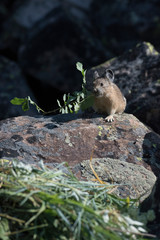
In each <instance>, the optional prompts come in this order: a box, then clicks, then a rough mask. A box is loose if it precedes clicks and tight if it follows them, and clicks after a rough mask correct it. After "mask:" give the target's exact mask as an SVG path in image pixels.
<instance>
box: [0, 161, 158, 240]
mask: <svg viewBox="0 0 160 240" xmlns="http://www.w3.org/2000/svg"><path fill="white" fill-rule="evenodd" d="M0 181H1V182H0V202H1V207H0V239H1V240H9V239H11V240H12V239H17V240H19V239H23V240H28V239H38V240H54V239H59V240H65V239H69V240H74V239H75V240H83V239H88V240H89V239H93V240H94V239H106V240H107V239H108V240H109V239H110V240H111V239H112V240H120V239H123V240H125V239H126V240H129V239H139V240H140V239H141V240H142V239H143V240H144V239H146V238H145V237H147V239H148V238H149V239H150V237H151V239H153V238H154V236H151V235H149V234H147V232H146V230H145V225H144V223H142V221H141V219H142V218H144V216H142V215H140V214H139V212H138V207H137V201H136V200H129V198H127V199H120V198H118V197H116V196H114V195H113V194H112V192H113V191H114V188H115V187H117V185H114V184H112V185H109V184H99V183H96V182H87V181H79V180H77V178H76V177H75V176H74V175H73V174H72V172H71V171H70V170H69V168H68V167H66V166H65V164H61V165H59V166H57V168H56V169H49V168H46V167H45V166H44V165H43V162H40V163H39V166H38V167H34V166H31V165H27V164H23V163H22V162H17V161H13V162H10V161H8V160H5V159H1V160H0ZM133 213H134V214H133Z"/></svg>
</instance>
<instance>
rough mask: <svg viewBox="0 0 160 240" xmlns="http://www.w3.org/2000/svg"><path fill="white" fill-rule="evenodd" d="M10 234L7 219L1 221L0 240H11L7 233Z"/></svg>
mask: <svg viewBox="0 0 160 240" xmlns="http://www.w3.org/2000/svg"><path fill="white" fill-rule="evenodd" d="M7 232H9V223H8V220H7V219H6V218H1V219H0V239H1V240H9V237H8V236H7V235H6V233H7Z"/></svg>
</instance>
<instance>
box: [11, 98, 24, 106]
mask: <svg viewBox="0 0 160 240" xmlns="http://www.w3.org/2000/svg"><path fill="white" fill-rule="evenodd" d="M25 101H26V99H25V98H17V97H15V98H13V99H12V100H11V101H10V102H11V103H12V104H13V105H22V104H23V103H24V102H25Z"/></svg>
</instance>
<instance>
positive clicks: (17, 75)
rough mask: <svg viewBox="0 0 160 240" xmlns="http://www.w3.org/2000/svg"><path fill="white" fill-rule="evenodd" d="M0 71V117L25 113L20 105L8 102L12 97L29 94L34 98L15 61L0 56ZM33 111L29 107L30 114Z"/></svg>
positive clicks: (34, 111)
mask: <svg viewBox="0 0 160 240" xmlns="http://www.w3.org/2000/svg"><path fill="white" fill-rule="evenodd" d="M0 72H1V80H0V109H1V111H0V119H5V118H8V117H14V116H19V115H26V113H25V112H24V111H22V110H21V107H20V106H13V105H12V104H11V103H10V100H11V99H13V98H14V97H19V98H21V97H22V98H24V97H27V96H30V97H31V98H32V99H34V97H33V94H32V92H31V90H30V89H29V87H28V85H27V82H26V79H25V78H24V77H23V75H22V73H21V70H20V68H19V66H18V65H17V64H16V63H15V62H13V61H10V60H8V59H7V58H5V57H2V56H0ZM35 113H36V110H35V109H31V111H30V114H31V115H33V114H35Z"/></svg>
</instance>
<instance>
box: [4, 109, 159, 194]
mask: <svg viewBox="0 0 160 240" xmlns="http://www.w3.org/2000/svg"><path fill="white" fill-rule="evenodd" d="M0 136H1V140H0V152H1V158H6V159H11V160H12V159H13V158H16V159H18V160H19V161H22V162H24V163H30V164H37V163H38V162H39V161H40V160H43V162H44V163H45V164H46V165H47V166H49V167H54V166H55V165H56V164H58V163H61V162H68V164H69V166H70V167H71V168H72V170H73V172H74V173H75V175H76V176H78V177H79V178H83V179H88V178H93V173H92V171H91V169H90V167H89V159H91V158H92V157H93V160H92V164H93V167H94V169H95V170H96V171H97V173H98V174H99V176H100V178H101V179H102V180H103V181H108V182H114V183H118V184H119V183H120V184H122V185H123V186H121V187H120V188H118V190H117V191H118V192H117V194H119V195H120V196H121V197H126V196H128V195H129V196H132V197H139V196H140V195H141V194H143V195H144V196H145V197H146V196H148V194H149V192H150V191H151V189H152V186H153V185H154V182H155V180H156V177H155V175H157V176H158V174H159V173H160V164H159V160H160V136H159V135H157V134H156V133H154V132H152V131H151V130H149V129H148V128H147V127H146V126H144V125H143V124H142V123H141V122H140V121H138V120H137V119H136V118H135V117H134V116H133V115H127V114H123V115H117V116H115V121H114V122H113V123H106V122H105V120H104V119H103V118H100V117H98V116H97V115H95V114H91V115H88V117H87V118H86V117H85V118H84V116H83V115H81V114H77V115H75V114H71V115H69V114H68V115H56V116H54V117H38V116H37V117H34V118H33V117H27V116H23V117H16V118H11V119H6V120H4V121H2V122H1V123H0ZM87 160H88V161H87ZM100 169H102V171H101V172H100ZM103 170H105V171H103ZM138 175H139V177H136V176H138ZM135 178H137V179H139V183H138V181H137V180H135ZM144 179H145V181H144ZM127 180H128V185H126V184H127Z"/></svg>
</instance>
